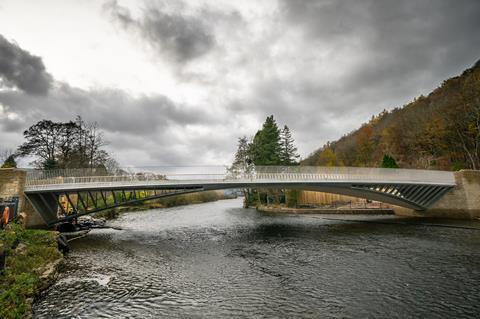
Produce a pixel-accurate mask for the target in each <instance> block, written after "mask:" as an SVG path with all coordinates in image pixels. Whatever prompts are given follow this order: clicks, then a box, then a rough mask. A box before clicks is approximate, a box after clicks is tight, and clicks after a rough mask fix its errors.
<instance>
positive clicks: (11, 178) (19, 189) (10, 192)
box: [0, 168, 27, 212]
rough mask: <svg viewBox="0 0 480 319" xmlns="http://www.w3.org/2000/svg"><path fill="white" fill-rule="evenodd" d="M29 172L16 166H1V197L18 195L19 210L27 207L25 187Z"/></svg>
mask: <svg viewBox="0 0 480 319" xmlns="http://www.w3.org/2000/svg"><path fill="white" fill-rule="evenodd" d="M26 177H27V173H26V172H25V171H22V170H19V169H15V168H0V198H10V197H18V198H19V203H18V212H21V211H22V210H23V209H24V207H25V196H24V195H23V188H24V185H25V180H26Z"/></svg>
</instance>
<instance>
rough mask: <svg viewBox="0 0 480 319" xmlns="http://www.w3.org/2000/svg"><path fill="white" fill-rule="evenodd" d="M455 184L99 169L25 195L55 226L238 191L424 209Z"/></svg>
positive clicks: (42, 181)
mask: <svg viewBox="0 0 480 319" xmlns="http://www.w3.org/2000/svg"><path fill="white" fill-rule="evenodd" d="M454 186H455V178H454V174H453V173H452V172H444V171H429V170H409V169H387V168H353V167H308V166H286V167H279V166H264V167H255V168H248V170H244V171H239V170H227V169H226V168H225V167H221V168H217V169H212V168H209V169H207V170H202V171H200V170H198V168H191V169H189V170H186V169H185V168H181V169H180V168H165V167H163V168H157V169H152V168H149V169H148V170H146V169H132V168H129V169H125V170H120V171H117V172H115V173H108V172H107V171H105V170H99V169H87V170H75V169H74V170H54V171H29V172H28V174H27V181H26V185H25V190H24V192H25V195H26V196H27V198H28V199H29V200H30V202H31V203H32V205H33V206H34V207H35V209H36V210H37V211H38V212H39V213H40V214H41V215H42V217H43V218H44V220H45V222H46V223H47V224H55V223H57V222H59V221H62V220H65V219H67V218H72V216H81V215H85V214H91V213H94V212H98V211H101V210H104V209H109V208H112V207H117V206H124V205H130V204H133V203H138V202H139V201H144V200H151V199H156V198H160V197H166V196H175V195H179V194H185V193H191V192H201V191H209V190H221V189H240V188H277V189H302V190H312V191H321V192H326V193H334V194H341V195H347V196H354V197H361V198H366V199H371V200H376V201H381V202H385V203H390V204H393V205H398V206H403V207H407V208H412V209H418V210H424V209H427V208H428V207H430V206H431V205H432V204H433V203H434V202H435V201H436V200H438V199H439V198H440V197H441V196H443V195H444V194H445V193H446V192H447V191H449V190H450V189H452V188H453V187H454ZM127 194H130V196H128V195H127ZM141 194H143V197H141ZM140 197H141V198H140ZM60 198H66V199H67V200H68V202H69V205H70V207H72V208H73V214H70V213H69V212H63V213H64V215H68V216H67V217H60V216H59V214H58V212H59V209H62V210H63V209H64V208H63V206H62V205H63V204H61V203H60ZM112 200H113V202H112ZM62 218H63V219H62Z"/></svg>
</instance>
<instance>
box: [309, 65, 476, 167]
mask: <svg viewBox="0 0 480 319" xmlns="http://www.w3.org/2000/svg"><path fill="white" fill-rule="evenodd" d="M385 154H388V155H390V156H392V157H393V158H394V159H395V160H396V162H397V163H398V164H399V166H400V167H402V168H426V169H444V170H458V169H462V168H470V169H480V60H479V61H478V62H477V63H476V64H475V65H474V66H473V67H472V68H470V69H467V70H465V71H464V72H463V73H462V74H461V75H460V76H456V77H453V78H451V79H448V80H446V81H444V82H443V83H442V85H441V86H440V87H439V88H437V89H435V90H434V91H433V92H432V93H430V94H429V95H428V96H426V97H425V96H420V97H418V98H416V99H415V100H414V101H413V102H411V103H409V104H407V105H405V106H403V107H399V108H395V109H393V110H392V111H383V112H381V113H380V114H378V115H377V116H373V117H372V119H371V120H370V121H369V122H368V123H365V124H363V125H362V126H361V127H360V128H358V129H357V130H355V131H353V132H351V133H349V134H347V135H345V136H343V137H342V138H340V139H339V140H337V141H334V142H329V143H327V144H326V145H324V146H323V147H321V148H320V149H318V150H316V151H315V152H313V153H312V154H311V155H310V156H308V157H307V158H306V159H305V160H303V161H302V163H301V164H302V165H322V166H372V167H376V166H380V165H381V162H382V158H383V156H384V155H385Z"/></svg>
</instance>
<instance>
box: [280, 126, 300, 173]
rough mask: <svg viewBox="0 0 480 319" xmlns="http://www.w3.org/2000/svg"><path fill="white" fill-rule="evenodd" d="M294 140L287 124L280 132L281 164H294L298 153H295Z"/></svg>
mask: <svg viewBox="0 0 480 319" xmlns="http://www.w3.org/2000/svg"><path fill="white" fill-rule="evenodd" d="M294 143H295V140H294V139H293V137H292V133H291V132H290V129H289V128H288V126H287V125H285V126H284V127H283V129H282V131H281V132H280V146H281V150H280V161H281V163H282V164H283V165H295V164H297V160H298V158H299V157H300V155H298V154H297V148H296V147H295V144H294Z"/></svg>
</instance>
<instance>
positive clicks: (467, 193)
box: [394, 170, 480, 219]
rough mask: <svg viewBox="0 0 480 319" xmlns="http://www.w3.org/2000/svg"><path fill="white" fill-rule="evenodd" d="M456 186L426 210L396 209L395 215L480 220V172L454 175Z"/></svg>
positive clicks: (473, 171)
mask: <svg viewBox="0 0 480 319" xmlns="http://www.w3.org/2000/svg"><path fill="white" fill-rule="evenodd" d="M454 176H455V184H456V186H455V187H454V188H453V189H452V190H450V191H449V192H447V193H446V194H445V195H443V196H442V197H441V198H440V199H439V200H438V201H437V202H435V203H434V204H433V205H432V206H431V207H429V208H428V209H426V210H423V211H418V210H412V209H408V208H403V207H396V208H395V209H394V211H395V214H397V215H400V216H412V217H437V218H457V219H480V171H475V170H461V171H459V172H455V173H454Z"/></svg>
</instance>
